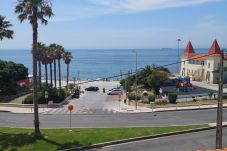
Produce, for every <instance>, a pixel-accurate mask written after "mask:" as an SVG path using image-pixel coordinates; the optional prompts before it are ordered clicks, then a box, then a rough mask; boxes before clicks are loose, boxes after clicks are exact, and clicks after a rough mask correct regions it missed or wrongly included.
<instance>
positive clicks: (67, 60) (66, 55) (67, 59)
mask: <svg viewBox="0 0 227 151" xmlns="http://www.w3.org/2000/svg"><path fill="white" fill-rule="evenodd" d="M72 58H73V56H72V53H71V52H68V51H66V52H64V54H63V59H64V61H65V64H67V90H68V86H69V64H70V62H71V60H72Z"/></svg>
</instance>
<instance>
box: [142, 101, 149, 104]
mask: <svg viewBox="0 0 227 151" xmlns="http://www.w3.org/2000/svg"><path fill="white" fill-rule="evenodd" d="M141 103H143V104H150V102H149V101H142V102H141Z"/></svg>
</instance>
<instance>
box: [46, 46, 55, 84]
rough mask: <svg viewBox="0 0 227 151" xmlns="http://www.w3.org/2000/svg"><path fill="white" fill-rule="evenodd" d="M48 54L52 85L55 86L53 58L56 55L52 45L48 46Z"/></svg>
mask: <svg viewBox="0 0 227 151" xmlns="http://www.w3.org/2000/svg"><path fill="white" fill-rule="evenodd" d="M47 54H48V55H47V56H48V63H49V64H50V85H51V88H52V87H53V76H52V72H53V70H52V63H53V60H54V59H55V56H54V51H53V50H52V49H51V47H48V48H47Z"/></svg>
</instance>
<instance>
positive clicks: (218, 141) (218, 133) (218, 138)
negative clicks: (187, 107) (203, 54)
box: [216, 51, 224, 149]
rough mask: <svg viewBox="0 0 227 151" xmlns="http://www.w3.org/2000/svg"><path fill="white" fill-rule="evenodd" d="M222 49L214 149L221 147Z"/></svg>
mask: <svg viewBox="0 0 227 151" xmlns="http://www.w3.org/2000/svg"><path fill="white" fill-rule="evenodd" d="M223 53H224V52H223V51H222V52H221V57H220V70H219V71H220V72H219V74H220V81H219V90H218V109H217V126H216V149H222V116H223V108H222V106H223V79H224V77H223V76H224V74H223V59H224V58H223Z"/></svg>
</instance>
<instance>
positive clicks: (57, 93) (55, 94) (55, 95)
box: [22, 88, 66, 104]
mask: <svg viewBox="0 0 227 151" xmlns="http://www.w3.org/2000/svg"><path fill="white" fill-rule="evenodd" d="M37 95H38V103H39V104H46V99H45V90H44V89H42V90H40V91H39V92H38V94H37ZM65 98H66V92H65V90H63V89H56V88H51V89H49V90H48V100H49V101H53V103H60V102H62V101H64V99H65ZM22 103H23V104H33V96H32V94H31V95H28V96H27V97H26V98H25V99H24V101H23V102H22Z"/></svg>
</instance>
